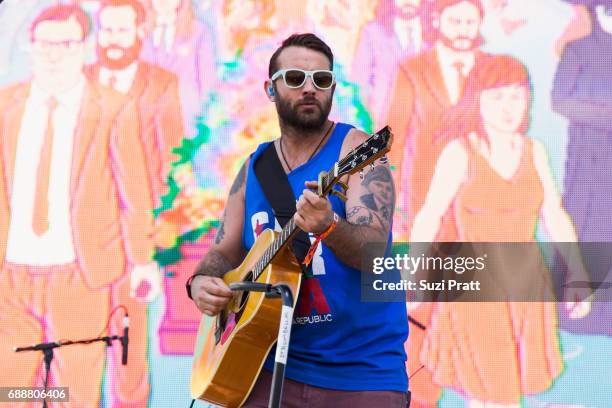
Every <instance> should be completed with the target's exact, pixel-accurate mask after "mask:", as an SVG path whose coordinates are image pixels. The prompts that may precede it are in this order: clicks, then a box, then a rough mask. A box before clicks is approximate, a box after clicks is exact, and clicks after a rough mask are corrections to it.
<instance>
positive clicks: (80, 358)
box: [0, 5, 154, 407]
mask: <svg viewBox="0 0 612 408" xmlns="http://www.w3.org/2000/svg"><path fill="white" fill-rule="evenodd" d="M88 32H89V23H88V18H87V16H86V15H85V13H84V12H83V11H82V10H81V9H80V8H79V7H78V6H76V5H55V6H52V7H50V8H48V9H46V10H44V11H42V12H41V13H40V14H39V15H38V16H37V17H36V18H35V19H34V21H33V23H32V25H31V30H30V42H31V49H32V73H33V76H32V79H31V81H28V82H25V83H20V84H17V85H14V86H11V87H9V88H6V89H3V90H0V139H1V140H2V143H1V145H0V146H1V147H0V149H1V150H2V152H1V154H0V226H2V227H1V228H0V264H1V265H2V271H1V273H0V361H2V365H3V367H6V368H10V370H2V371H0V385H2V386H42V376H41V363H42V356H41V355H40V354H39V353H19V354H17V353H14V352H13V346H15V345H31V344H36V343H40V342H48V341H57V340H60V339H81V338H84V337H94V336H96V335H98V334H99V333H100V332H101V330H103V328H104V327H105V324H106V322H107V319H108V315H109V312H110V310H109V304H110V299H109V297H110V286H111V285H112V283H113V282H114V281H115V280H117V279H119V278H120V277H121V276H123V275H124V273H125V270H126V266H127V264H128V263H129V264H130V265H132V266H131V268H132V269H131V270H132V273H134V274H136V275H143V274H146V273H147V272H146V271H147V270H150V269H152V268H154V265H152V264H151V263H150V259H151V255H152V251H153V248H152V245H151V239H150V236H151V235H152V215H151V213H150V211H149V209H150V208H151V198H150V191H149V188H148V186H147V185H146V184H144V183H135V182H133V180H134V179H145V178H146V167H145V166H144V154H143V152H142V150H141V149H140V143H139V140H138V133H137V129H132V128H130V126H131V125H130V123H128V122H126V123H125V124H124V126H125V127H124V128H122V129H118V128H117V127H116V126H115V123H114V120H115V116H116V115H117V113H118V111H119V109H120V108H121V104H120V95H118V94H116V93H115V92H113V91H110V90H107V89H103V88H101V87H100V86H98V85H97V84H95V83H91V82H89V81H87V79H86V77H85V76H84V75H83V64H84V60H85V50H84V39H85V37H86V36H87V34H88ZM127 175H129V177H130V179H126V176H127ZM5 226H6V228H5ZM117 347H119V346H117ZM104 348H105V346H104V344H103V343H96V344H90V345H87V346H84V347H62V348H59V349H56V350H55V359H54V360H53V364H52V365H51V375H50V384H49V385H57V386H64V387H69V389H70V406H82V407H94V406H97V405H98V404H99V399H100V391H101V389H100V387H101V384H102V375H103V370H104V357H105V349H104Z"/></svg>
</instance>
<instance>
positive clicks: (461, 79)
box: [453, 61, 467, 98]
mask: <svg viewBox="0 0 612 408" xmlns="http://www.w3.org/2000/svg"><path fill="white" fill-rule="evenodd" d="M453 67H455V69H456V70H457V90H458V91H459V92H458V94H457V95H459V98H461V96H462V95H463V91H464V90H465V83H466V82H467V76H465V75H464V74H463V68H464V67H465V64H464V63H463V62H461V61H457V62H455V63H454V64H453Z"/></svg>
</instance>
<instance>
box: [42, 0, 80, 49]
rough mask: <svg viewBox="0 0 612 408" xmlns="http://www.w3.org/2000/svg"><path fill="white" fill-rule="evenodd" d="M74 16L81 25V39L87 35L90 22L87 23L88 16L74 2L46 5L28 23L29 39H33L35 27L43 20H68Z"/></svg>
mask: <svg viewBox="0 0 612 408" xmlns="http://www.w3.org/2000/svg"><path fill="white" fill-rule="evenodd" d="M73 17H74V18H75V19H76V21H77V23H79V25H80V26H81V31H82V36H81V40H83V39H85V37H87V34H89V30H90V27H91V24H90V23H89V17H87V14H85V12H84V11H83V10H82V9H81V7H79V6H77V5H75V4H57V5H55V6H51V7H48V8H46V9H44V10H43V11H41V12H40V14H38V16H36V18H35V19H34V21H32V24H31V25H30V40H31V41H34V40H35V38H34V31H36V27H37V26H38V25H39V24H40V23H43V22H45V21H60V22H64V21H68V20H70V19H71V18H73Z"/></svg>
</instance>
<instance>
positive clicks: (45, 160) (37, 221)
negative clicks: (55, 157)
mask: <svg viewBox="0 0 612 408" xmlns="http://www.w3.org/2000/svg"><path fill="white" fill-rule="evenodd" d="M56 108H57V100H55V98H49V100H48V101H47V111H48V116H47V126H46V128H45V135H44V139H43V144H42V148H41V151H40V159H39V161H38V171H37V176H36V193H35V196H34V214H33V217H32V229H33V230H34V233H35V234H36V235H39V236H40V235H42V234H44V233H45V232H47V230H48V229H49V179H50V176H51V174H50V173H51V157H52V153H53V113H54V112H55V109H56Z"/></svg>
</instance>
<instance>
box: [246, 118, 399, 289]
mask: <svg viewBox="0 0 612 408" xmlns="http://www.w3.org/2000/svg"><path fill="white" fill-rule="evenodd" d="M392 140H393V134H392V133H391V129H390V128H389V127H388V126H385V127H384V128H383V129H381V130H380V131H378V132H377V133H375V134H373V135H372V136H370V137H369V138H368V139H367V140H366V141H365V142H363V143H362V144H361V145H359V146H358V147H356V148H355V149H353V150H352V151H351V152H350V153H349V154H347V155H346V156H345V157H344V158H343V159H341V160H339V161H337V162H336V163H334V166H333V167H332V168H331V170H329V171H328V172H321V173H320V174H319V180H318V184H319V186H318V189H317V194H318V195H319V197H326V196H327V195H328V194H329V193H330V192H332V189H333V187H334V185H335V184H336V183H339V184H342V183H340V181H339V180H340V177H341V176H343V175H349V174H353V173H355V172H357V171H360V170H361V169H363V167H365V166H366V165H367V164H368V163H370V164H371V165H372V166H374V164H373V163H374V161H375V160H376V159H377V158H379V157H382V156H383V155H384V154H385V153H387V152H388V151H389V149H390V148H391V143H392ZM346 188H347V187H346V185H345V186H344V189H346ZM334 193H336V194H337V193H338V191H334ZM297 232H298V228H297V226H296V225H295V220H294V218H293V217H291V219H290V220H289V222H288V223H287V224H286V225H285V226H284V228H283V230H282V231H281V233H280V235H279V236H278V237H276V239H275V240H274V242H272V244H270V246H269V247H268V248H267V249H266V251H265V252H264V254H263V255H262V257H261V258H260V259H259V260H258V261H257V263H256V264H255V267H254V268H253V280H257V279H258V278H259V276H260V275H261V274H262V272H263V270H264V269H265V268H266V266H268V264H269V263H270V261H272V259H274V257H275V256H276V254H278V252H279V251H280V250H281V249H283V248H284V247H285V245H287V243H288V242H289V240H290V239H291V238H293V236H294V235H295V234H296V233H297Z"/></svg>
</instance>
